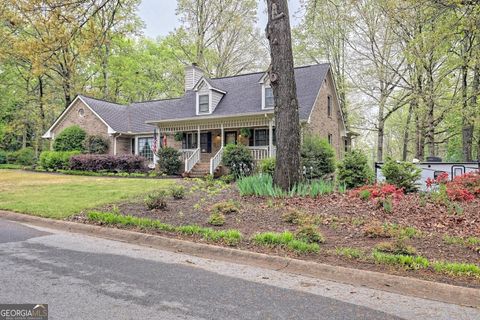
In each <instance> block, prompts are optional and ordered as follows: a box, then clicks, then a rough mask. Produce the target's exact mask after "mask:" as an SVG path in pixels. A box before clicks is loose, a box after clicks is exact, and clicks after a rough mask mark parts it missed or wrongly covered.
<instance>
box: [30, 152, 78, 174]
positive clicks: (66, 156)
mask: <svg viewBox="0 0 480 320" xmlns="http://www.w3.org/2000/svg"><path fill="white" fill-rule="evenodd" d="M78 154H80V151H43V152H42V153H41V154H40V157H39V161H38V164H39V165H40V166H41V167H42V168H43V169H45V170H47V171H50V170H52V171H57V170H62V169H69V168H70V158H71V157H72V156H75V155H78Z"/></svg>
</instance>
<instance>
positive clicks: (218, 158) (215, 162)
mask: <svg viewBox="0 0 480 320" xmlns="http://www.w3.org/2000/svg"><path fill="white" fill-rule="evenodd" d="M222 157H223V147H221V148H220V150H218V152H217V153H216V154H215V155H214V156H213V158H210V174H213V173H214V172H215V170H216V169H217V167H218V166H219V165H220V163H221V162H222Z"/></svg>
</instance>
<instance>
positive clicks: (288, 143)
mask: <svg viewBox="0 0 480 320" xmlns="http://www.w3.org/2000/svg"><path fill="white" fill-rule="evenodd" d="M267 6H268V24H267V28H266V34H267V38H268V42H269V44H270V57H271V64H270V68H269V71H268V75H269V81H270V85H271V87H272V90H273V96H274V98H275V128H276V140H277V155H276V157H277V161H276V164H275V173H274V183H275V184H276V185H278V186H280V187H281V188H283V189H285V190H288V189H290V188H291V187H292V186H294V185H295V184H296V183H298V182H299V181H300V179H301V177H302V175H301V169H300V120H299V114H298V101H297V91H296V84H295V74H294V65H293V53H292V39H291V29H290V19H289V14H288V2H287V0H268V1H267Z"/></svg>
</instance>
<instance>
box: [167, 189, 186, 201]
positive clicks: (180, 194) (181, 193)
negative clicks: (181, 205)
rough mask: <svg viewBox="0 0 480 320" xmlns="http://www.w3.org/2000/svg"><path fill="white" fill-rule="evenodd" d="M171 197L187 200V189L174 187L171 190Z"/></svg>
mask: <svg viewBox="0 0 480 320" xmlns="http://www.w3.org/2000/svg"><path fill="white" fill-rule="evenodd" d="M170 195H171V196H172V197H173V199H175V200H181V199H183V198H185V187H184V186H172V187H171V188H170Z"/></svg>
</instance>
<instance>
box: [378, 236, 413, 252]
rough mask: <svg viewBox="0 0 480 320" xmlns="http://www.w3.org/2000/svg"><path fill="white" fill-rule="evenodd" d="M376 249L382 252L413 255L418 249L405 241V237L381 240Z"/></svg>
mask: <svg viewBox="0 0 480 320" xmlns="http://www.w3.org/2000/svg"><path fill="white" fill-rule="evenodd" d="M375 249H376V250H378V251H380V252H386V253H393V254H403V255H409V256H413V255H415V254H416V253H417V250H416V249H415V248H414V247H412V246H409V245H407V244H406V243H405V241H404V240H403V239H398V240H396V241H393V242H380V243H377V245H376V246H375Z"/></svg>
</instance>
